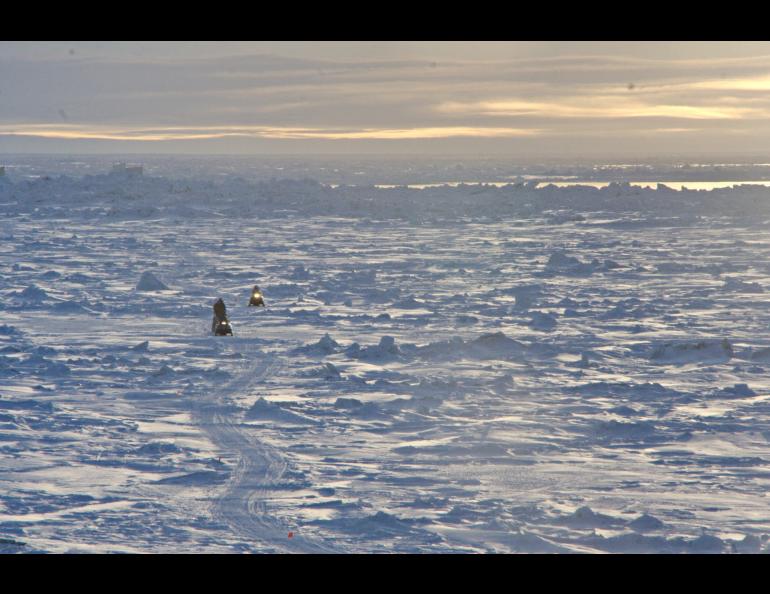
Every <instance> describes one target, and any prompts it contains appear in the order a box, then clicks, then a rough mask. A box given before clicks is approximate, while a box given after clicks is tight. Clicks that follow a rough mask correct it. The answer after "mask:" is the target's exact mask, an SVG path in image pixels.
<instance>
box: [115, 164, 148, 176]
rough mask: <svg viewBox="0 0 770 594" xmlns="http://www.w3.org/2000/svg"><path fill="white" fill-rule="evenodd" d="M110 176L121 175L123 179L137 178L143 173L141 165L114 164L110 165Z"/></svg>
mask: <svg viewBox="0 0 770 594" xmlns="http://www.w3.org/2000/svg"><path fill="white" fill-rule="evenodd" d="M110 173H111V174H112V175H122V176H125V177H139V176H141V175H142V174H143V173H144V168H143V167H142V166H141V165H126V164H125V163H114V164H113V165H112V171H111V172H110Z"/></svg>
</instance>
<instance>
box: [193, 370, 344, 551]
mask: <svg viewBox="0 0 770 594" xmlns="http://www.w3.org/2000/svg"><path fill="white" fill-rule="evenodd" d="M280 368H281V362H280V360H278V359H275V358H257V359H255V361H254V362H253V363H252V364H251V365H249V366H248V368H247V369H246V370H245V371H244V372H243V373H241V374H239V375H237V376H236V377H234V378H233V379H232V380H230V381H229V382H227V383H226V384H224V385H223V386H222V387H221V388H220V389H218V390H215V391H213V392H211V393H209V395H208V396H204V398H205V400H204V401H199V403H198V404H196V406H194V410H195V415H196V417H197V422H198V424H199V425H200V426H201V427H202V428H203V429H204V430H205V431H206V433H207V434H208V436H209V438H210V439H211V440H212V442H213V443H214V444H215V445H216V446H217V447H218V448H220V449H221V450H224V451H226V452H229V453H231V454H235V455H237V456H238V464H237V466H236V467H235V470H234V471H233V473H232V476H231V477H230V480H229V481H228V483H227V485H226V487H225V490H224V492H223V493H222V495H220V496H219V497H218V498H217V499H216V501H215V502H214V503H213V506H212V513H213V515H214V517H215V518H216V519H217V520H219V521H222V522H224V523H225V524H227V525H228V526H230V527H231V528H232V530H233V531H234V532H236V533H238V534H241V535H242V536H243V537H245V538H248V539H249V540H253V541H258V542H259V543H262V544H267V545H269V547H270V548H269V549H268V550H267V551H266V552H278V553H335V552H339V551H337V550H336V549H334V548H333V547H331V546H330V545H328V544H325V543H319V542H316V541H315V540H314V539H309V538H307V537H304V536H303V535H301V534H293V536H292V538H289V537H288V534H289V532H290V531H291V528H290V527H289V526H287V525H286V524H285V523H283V522H282V521H281V520H280V519H279V518H277V517H274V516H270V514H269V510H268V508H267V506H266V505H265V502H264V499H265V497H266V493H267V490H268V489H269V488H270V487H271V486H273V485H276V484H277V483H278V482H279V481H280V480H281V477H282V476H283V475H284V473H285V472H286V470H287V468H288V464H287V462H286V460H285V459H284V458H283V456H282V455H281V454H280V452H278V451H277V450H276V449H275V448H273V447H271V446H269V445H267V444H264V443H262V442H260V441H259V440H257V439H254V438H253V437H252V436H251V435H249V432H248V430H245V429H244V428H243V427H242V426H240V425H239V424H238V422H237V421H235V420H234V419H233V417H232V416H231V415H230V414H228V412H227V408H226V405H225V400H226V398H227V396H228V395H229V394H232V393H234V392H235V391H239V392H243V391H249V390H251V388H253V386H255V385H256V384H258V383H259V382H261V381H264V380H265V379H267V378H268V377H270V376H271V375H273V374H275V373H276V372H277V371H278V370H279V369H280Z"/></svg>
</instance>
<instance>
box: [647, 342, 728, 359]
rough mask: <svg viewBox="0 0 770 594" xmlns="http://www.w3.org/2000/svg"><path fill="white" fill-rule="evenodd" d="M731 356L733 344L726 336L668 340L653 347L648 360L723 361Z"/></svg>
mask: <svg viewBox="0 0 770 594" xmlns="http://www.w3.org/2000/svg"><path fill="white" fill-rule="evenodd" d="M732 357H733V346H732V344H731V343H730V341H729V340H727V339H726V338H723V339H721V340H697V341H682V342H668V343H665V344H661V345H659V346H657V347H655V348H654V349H653V350H652V352H651V353H650V361H653V362H655V363H679V364H684V363H698V362H724V361H729V360H730V359H731V358H732Z"/></svg>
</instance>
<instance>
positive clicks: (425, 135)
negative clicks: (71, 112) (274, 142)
mask: <svg viewBox="0 0 770 594" xmlns="http://www.w3.org/2000/svg"><path fill="white" fill-rule="evenodd" d="M541 133H543V130H540V129H535V128H505V127H497V128H492V127H468V126H446V127H433V128H431V127H428V128H372V129H363V130H339V129H321V128H282V127H272V126H227V127H216V126H203V127H199V128H175V127H159V128H143V129H115V128H111V129H105V128H98V127H90V128H89V127H85V126H66V127H65V126H58V127H54V126H51V125H48V124H28V125H25V126H18V125H0V135H5V136H28V137H37V138H56V139H66V140H131V141H142V142H153V141H164V140H201V139H213V138H229V137H250V138H268V139H319V140H415V139H435V138H462V137H466V138H467V137H476V138H514V137H523V136H536V135H538V134H541Z"/></svg>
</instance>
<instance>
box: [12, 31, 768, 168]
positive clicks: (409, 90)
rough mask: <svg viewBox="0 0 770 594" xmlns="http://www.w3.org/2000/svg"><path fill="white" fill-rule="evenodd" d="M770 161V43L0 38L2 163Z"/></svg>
mask: <svg viewBox="0 0 770 594" xmlns="http://www.w3.org/2000/svg"><path fill="white" fill-rule="evenodd" d="M47 152H55V153H72V154H83V153H120V154H126V153H148V154H149V153H190V154H292V155H300V154H353V155H365V154H396V155H411V154H424V155H505V156H510V157H513V158H524V157H530V156H536V157H547V156H553V157H559V158H564V157H567V158H569V157H619V156H628V157H636V158H661V157H666V156H668V155H671V156H674V155H692V156H697V155H715V156H716V155H718V156H724V157H731V156H735V157H739V156H742V155H762V154H766V153H770V42H575V41H573V42H555V41H552V42H384V41H378V42H353V41H340V42H318V41H316V42H289V41H282V42H235V41H231V42H176V41H172V42H125V41H121V42H107V41H105V42H96V41H89V42H78V41H71V42H65V41H57V42H8V41H0V153H47Z"/></svg>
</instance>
